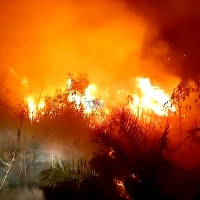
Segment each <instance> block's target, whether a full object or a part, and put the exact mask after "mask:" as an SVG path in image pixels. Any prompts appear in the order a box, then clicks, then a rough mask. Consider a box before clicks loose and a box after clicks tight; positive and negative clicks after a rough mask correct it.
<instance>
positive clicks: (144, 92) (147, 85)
mask: <svg viewBox="0 0 200 200" xmlns="http://www.w3.org/2000/svg"><path fill="white" fill-rule="evenodd" d="M136 87H137V88H138V89H139V93H140V94H134V95H133V102H132V103H133V104H132V106H131V108H132V109H133V111H134V112H135V113H138V112H139V116H141V114H142V112H154V113H155V114H157V115H159V116H167V115H168V110H166V109H164V104H165V103H166V102H168V107H169V109H170V110H171V111H172V112H175V107H174V106H171V105H170V103H169V99H170V95H168V94H166V93H165V92H164V91H163V90H162V89H160V88H159V87H158V86H152V85H151V82H150V80H149V78H139V77H138V78H136Z"/></svg>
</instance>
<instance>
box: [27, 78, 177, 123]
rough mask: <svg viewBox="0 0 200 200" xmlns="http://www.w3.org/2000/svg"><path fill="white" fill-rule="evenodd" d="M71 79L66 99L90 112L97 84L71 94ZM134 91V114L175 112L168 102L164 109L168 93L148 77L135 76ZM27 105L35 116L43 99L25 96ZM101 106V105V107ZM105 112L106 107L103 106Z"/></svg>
mask: <svg viewBox="0 0 200 200" xmlns="http://www.w3.org/2000/svg"><path fill="white" fill-rule="evenodd" d="M70 86H71V80H70V79H68V80H67V88H68V90H69V96H68V101H69V102H74V104H75V108H76V109H80V104H82V105H83V107H84V114H86V115H87V114H90V113H91V112H92V111H94V109H93V108H94V106H95V105H94V104H95V103H94V102H95V101H94V100H95V99H97V93H98V90H97V86H96V85H94V84H90V85H89V86H88V87H87V88H86V89H85V92H84V95H80V94H72V92H70ZM136 88H137V90H136V93H135V94H133V95H131V96H132V97H133V100H132V101H131V102H130V103H131V104H130V108H131V110H132V111H133V112H134V113H135V114H139V117H140V116H141V114H142V113H149V112H153V113H155V114H156V115H158V116H167V115H168V111H169V110H170V111H172V112H175V110H176V109H175V107H174V106H171V105H170V103H168V108H169V110H166V109H164V107H163V106H164V104H165V103H166V102H169V99H170V95H168V94H166V93H165V92H164V90H162V89H160V88H159V87H158V86H153V85H151V82H150V80H149V78H140V77H137V78H136ZM98 101H99V102H100V101H101V102H100V103H102V104H103V103H104V102H103V100H98ZM27 102H28V107H29V117H30V119H33V118H35V117H36V115H37V112H38V111H39V110H41V109H43V108H44V107H45V103H44V101H42V100H40V101H39V102H37V103H36V101H35V100H34V98H33V97H32V96H29V97H28V98H27ZM101 108H103V107H101ZM103 109H104V111H106V112H107V108H103Z"/></svg>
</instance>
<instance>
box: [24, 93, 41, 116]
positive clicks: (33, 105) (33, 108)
mask: <svg viewBox="0 0 200 200" xmlns="http://www.w3.org/2000/svg"><path fill="white" fill-rule="evenodd" d="M27 103H28V108H29V118H30V119H34V118H35V117H36V116H37V112H38V111H39V110H41V109H43V108H44V107H45V103H44V101H41V100H40V101H38V102H36V101H35V100H34V98H33V97H32V96H28V98H27Z"/></svg>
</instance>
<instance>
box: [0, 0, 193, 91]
mask: <svg viewBox="0 0 200 200" xmlns="http://www.w3.org/2000/svg"><path fill="white" fill-rule="evenodd" d="M167 2H168V1H164V3H163V4H161V3H158V1H152V3H149V1H146V2H145V1H141V3H137V2H136V1H135V2H130V1H70V0H68V1H50V0H49V1H1V2H0V12H1V16H0V29H1V32H0V43H1V49H0V57H1V60H0V66H1V68H0V69H1V72H5V71H7V72H8V75H7V76H8V79H9V81H8V82H9V84H8V85H10V86H11V87H12V88H14V90H16V91H19V90H21V89H19V88H20V86H21V85H22V83H21V82H22V81H20V80H19V79H18V78H17V77H21V79H22V80H24V79H25V80H27V84H28V86H29V89H28V90H27V89H26V92H27V93H32V92H35V91H39V90H43V89H45V90H49V92H52V91H55V89H59V88H61V87H63V85H65V84H66V82H65V81H66V74H67V72H72V73H74V74H77V73H86V74H88V78H89V80H90V82H92V83H95V84H97V86H98V87H100V88H104V87H106V86H109V87H116V86H117V87H119V88H123V89H130V88H131V87H132V86H131V83H132V79H133V78H134V77H136V76H148V77H150V78H153V79H155V80H159V81H163V80H166V79H167V77H169V76H171V75H173V74H175V75H180V72H181V70H182V69H185V68H183V64H182V63H181V59H182V58H181V59H179V57H181V56H180V55H181V54H182V53H183V52H181V50H180V49H178V46H177V45H178V42H177V41H176V36H175V35H176V34H175V35H173V34H170V35H171V37H170V36H169V35H168V34H166V30H168V29H167V27H170V26H172V25H173V23H174V24H176V23H178V17H176V18H177V19H176V23H175V22H174V21H173V19H174V18H173V16H176V15H177V16H179V15H178V14H177V13H176V9H175V8H174V9H173V12H172V14H169V10H168V9H169V8H170V6H171V7H172V3H170V4H169V5H167V6H166V3H167ZM177 2H178V1H177ZM173 5H175V6H178V3H177V5H176V4H175V3H174V4H173ZM184 6H185V7H187V4H186V3H182V7H183V8H185V7H184ZM167 8H168V9H167ZM176 8H177V7H176ZM184 11H185V12H188V11H187V10H184ZM161 13H162V16H160V15H161ZM170 13H171V10H170ZM169 15H170V16H171V17H169ZM180 15H181V13H180ZM167 17H168V18H169V19H168V18H167ZM161 22H162V23H161ZM174 26H175V25H174ZM174 26H172V28H171V29H173V27H174ZM171 29H169V30H171ZM173 37H175V39H174V38H173ZM177 40H178V39H177ZM171 43H174V48H173V47H172V46H171ZM184 54H187V57H186V59H189V58H188V57H189V53H188V51H187V52H184ZM169 58H170V59H169ZM176 58H178V59H176ZM184 59H185V57H184ZM186 59H185V60H186ZM182 60H183V59H182ZM11 69H12V70H11ZM12 72H14V73H15V75H14V74H13V73H12ZM20 92H21V91H20Z"/></svg>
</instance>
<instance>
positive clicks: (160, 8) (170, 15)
mask: <svg viewBox="0 0 200 200" xmlns="http://www.w3.org/2000/svg"><path fill="white" fill-rule="evenodd" d="M126 3H127V5H128V7H129V8H130V9H132V10H134V11H135V12H137V13H139V14H141V15H142V16H145V17H146V18H148V19H149V20H148V21H149V22H150V23H152V25H156V27H158V29H159V37H158V38H157V39H159V38H161V39H163V40H165V41H166V42H167V43H168V44H169V45H170V52H169V57H170V58H171V61H170V62H169V63H170V64H169V66H168V67H169V68H175V72H176V73H178V74H179V75H181V76H182V77H185V78H187V77H194V76H196V75H199V74H200V56H199V55H200V39H199V37H200V26H199V24H200V12H199V11H200V1H199V0H192V1H191V0H162V1H160V0H151V1H148V0H141V1H126ZM152 42H153V41H152ZM183 55H184V57H183ZM176 62H178V63H180V66H179V67H176Z"/></svg>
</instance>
